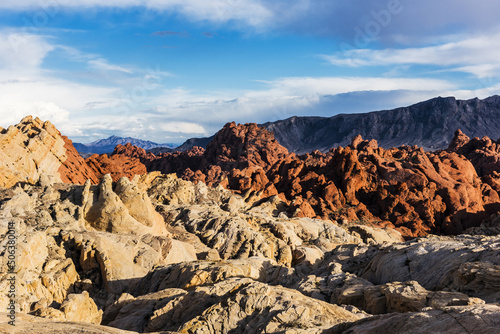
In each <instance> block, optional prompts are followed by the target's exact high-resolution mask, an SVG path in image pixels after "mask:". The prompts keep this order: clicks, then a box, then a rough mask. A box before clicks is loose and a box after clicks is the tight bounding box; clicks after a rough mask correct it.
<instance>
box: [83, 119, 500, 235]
mask: <svg viewBox="0 0 500 334" xmlns="http://www.w3.org/2000/svg"><path fill="white" fill-rule="evenodd" d="M483 142H484V143H486V144H488V145H489V143H490V142H489V141H487V140H486V141H484V140H483ZM483 142H481V143H483ZM454 143H455V144H454V145H455V146H457V147H460V148H461V149H462V150H464V149H465V148H466V147H468V146H467V145H470V144H468V141H467V140H465V138H464V137H463V136H457V138H456V139H454ZM481 143H479V144H477V145H478V146H480V147H484V146H485V145H483V146H481ZM484 143H483V144H484ZM488 145H486V147H490V146H492V147H494V148H495V149H496V146H493V145H492V144H491V145H490V146H488ZM486 150H487V152H490V151H491V152H492V150H493V148H489V149H486ZM476 151H477V149H476ZM125 157H129V158H130V159H132V160H134V159H136V160H134V161H135V162H134V164H132V165H133V166H136V164H138V162H137V159H138V160H140V162H141V163H142V164H143V165H144V166H145V167H146V168H147V170H148V171H152V170H159V171H162V172H164V173H177V174H178V175H179V176H181V177H183V178H184V179H187V180H191V181H202V182H205V183H207V184H209V185H216V184H222V185H223V186H225V187H227V188H229V189H232V190H234V191H236V192H238V193H242V194H245V193H248V192H249V191H250V192H252V191H253V192H254V193H255V194H256V195H258V196H260V197H261V198H265V197H270V196H273V195H279V196H280V198H282V199H283V200H285V201H286V202H287V204H288V205H289V206H290V215H295V216H299V217H318V218H324V219H336V220H344V219H347V220H348V221H355V222H360V223H368V222H372V223H378V224H380V225H384V226H394V227H396V228H397V229H398V230H400V231H401V232H402V233H403V234H404V235H405V236H406V237H417V236H423V235H426V234H427V233H430V232H433V233H446V234H456V233H460V232H462V231H463V230H464V229H466V228H468V227H471V226H477V225H478V224H479V223H480V222H481V221H482V220H483V219H485V218H487V217H488V216H489V215H490V214H492V213H494V212H496V211H498V210H499V209H500V204H499V203H500V199H499V195H498V191H499V190H500V182H499V181H498V179H497V178H492V177H491V176H490V175H489V176H484V177H483V179H481V178H480V177H479V176H478V174H477V172H476V169H475V168H474V165H473V164H471V162H470V161H469V160H467V159H466V158H465V157H464V156H462V155H459V154H457V153H456V152H454V151H453V149H450V150H448V151H437V152H424V151H423V150H422V149H420V148H417V147H407V146H403V147H400V148H393V149H389V150H384V149H382V148H379V147H378V145H377V142H376V141H374V140H372V141H364V140H363V139H362V138H361V137H360V136H358V137H356V138H354V140H353V142H352V144H351V145H350V146H348V147H345V148H343V147H339V148H335V149H332V150H330V151H329V152H328V153H326V154H323V153H321V152H319V151H315V152H312V153H310V154H305V155H302V156H297V155H295V154H291V153H289V152H288V151H287V150H286V149H285V148H284V147H282V146H281V145H279V144H278V143H277V142H276V140H275V139H274V137H273V135H272V134H271V133H269V132H268V131H266V130H264V129H261V128H259V127H257V125H255V124H245V125H236V124H234V123H228V124H226V126H225V127H224V128H223V129H222V130H221V131H219V133H218V134H217V135H216V136H215V138H214V140H213V141H212V142H211V143H210V144H209V145H208V147H207V150H206V151H204V150H203V149H200V148H195V149H192V150H190V151H187V152H182V153H181V152H176V153H166V154H162V155H159V156H154V155H152V154H147V153H146V152H145V151H144V150H141V149H134V148H132V147H131V146H129V145H128V146H126V147H124V148H123V147H117V149H116V150H115V153H114V154H113V155H112V156H111V157H109V159H111V160H116V161H122V160H124V159H125ZM95 159H97V158H94V160H95ZM87 161H88V162H89V160H87ZM89 163H90V162H89ZM120 164H121V165H123V163H122V162H120ZM123 166H125V165H123ZM493 169H494V168H493ZM120 173H122V174H125V175H127V176H129V175H130V171H126V168H125V169H123V170H121V171H120V172H119V173H118V174H120ZM491 173H493V174H492V175H494V173H495V172H493V171H492V172H491ZM117 177H118V176H117ZM487 177H490V178H491V180H487Z"/></svg>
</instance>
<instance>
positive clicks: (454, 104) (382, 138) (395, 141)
mask: <svg viewBox="0 0 500 334" xmlns="http://www.w3.org/2000/svg"><path fill="white" fill-rule="evenodd" d="M259 126H261V127H264V128H266V129H267V130H269V131H271V132H273V133H274V136H275V138H276V140H277V141H278V142H279V143H280V144H281V145H283V146H284V147H286V148H287V149H288V150H289V151H291V152H296V153H299V154H302V153H307V152H311V151H313V150H320V151H322V152H326V151H328V150H329V149H330V148H332V147H337V146H346V145H349V144H350V143H351V140H352V138H354V137H355V136H357V135H358V134H359V135H361V136H362V137H363V138H364V139H376V140H377V141H378V144H379V146H381V147H384V148H389V147H399V146H401V145H410V146H412V145H418V146H420V147H423V148H424V149H426V150H436V149H443V148H446V147H447V146H448V145H449V143H450V140H451V139H452V138H453V135H454V132H455V131H456V130H457V129H461V130H462V131H463V132H464V133H465V134H466V135H467V136H469V137H471V138H472V137H478V136H479V137H482V136H488V137H490V138H493V139H497V138H499V137H500V96H497V95H495V96H491V97H489V98H486V99H483V100H481V99H478V98H475V99H471V100H457V99H455V98H454V97H446V98H442V97H437V98H434V99H431V100H428V101H425V102H420V103H417V104H414V105H411V106H409V107H403V108H396V109H392V110H382V111H373V112H369V113H358V114H339V115H335V116H332V117H297V116H294V117H290V118H288V119H285V120H280V121H276V122H268V123H264V124H260V125H259ZM213 138H214V136H211V137H204V138H191V139H188V140H187V141H185V142H184V143H183V144H182V145H180V146H177V147H176V145H172V144H157V143H153V142H151V141H145V140H140V139H134V138H121V137H117V136H112V137H109V138H108V139H102V140H98V141H96V142H93V143H90V144H79V143H74V146H75V148H76V149H77V150H78V152H79V153H80V154H82V155H84V156H89V155H90V154H93V153H98V154H102V153H111V152H113V150H114V148H115V146H116V145H117V144H122V145H124V144H126V143H131V144H132V145H135V146H138V147H141V148H143V149H145V150H147V151H148V152H152V153H154V154H159V153H168V152H172V151H181V152H182V151H186V150H188V149H191V148H193V147H194V146H200V147H203V148H206V146H207V145H208V143H209V142H210V141H211V140H212V139H213Z"/></svg>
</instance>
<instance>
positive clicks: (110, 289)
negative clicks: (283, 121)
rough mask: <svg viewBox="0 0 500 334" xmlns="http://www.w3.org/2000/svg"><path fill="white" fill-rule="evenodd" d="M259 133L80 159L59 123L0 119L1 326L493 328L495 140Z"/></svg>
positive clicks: (92, 329)
mask: <svg viewBox="0 0 500 334" xmlns="http://www.w3.org/2000/svg"><path fill="white" fill-rule="evenodd" d="M262 131H264V130H261V129H259V128H257V127H254V126H253V125H245V126H237V125H234V124H228V125H227V126H226V127H225V129H223V130H222V131H221V132H220V133H219V135H218V136H216V138H215V139H216V140H217V141H215V142H214V144H212V146H209V147H207V150H206V151H204V150H201V149H196V150H193V151H190V152H188V153H173V154H165V155H161V156H154V155H148V154H147V153H145V152H144V151H141V150H137V149H135V148H133V147H118V148H117V149H116V150H115V154H114V155H112V156H107V155H103V156H93V157H91V158H89V159H87V160H86V161H85V160H83V159H82V158H81V157H80V156H78V154H77V153H76V151H75V150H74V148H72V145H71V143H70V142H69V141H68V140H67V139H65V138H64V137H61V136H60V134H59V132H58V131H57V130H56V129H55V128H54V127H53V126H52V125H51V124H50V123H48V122H41V121H40V120H38V119H35V120H33V119H31V118H26V119H24V120H23V121H22V122H21V123H20V124H19V125H17V126H13V127H10V128H9V129H3V130H2V129H0V154H1V155H2V159H1V160H0V161H1V163H0V181H1V182H2V183H1V188H0V235H2V237H1V241H0V242H1V252H0V292H1V293H0V312H7V311H8V307H9V305H11V300H14V301H15V305H16V317H15V324H16V326H15V327H13V326H11V325H9V324H8V321H10V318H9V317H8V316H9V314H7V313H0V319H1V320H0V331H3V332H6V333H66V332H75V333H134V332H135V333H137V332H138V333H177V332H178V333H498V332H500V305H499V302H500V236H499V231H500V225H499V224H500V216H499V215H498V211H499V208H498V204H499V202H500V200H499V196H498V190H499V188H497V186H496V185H497V182H498V181H497V180H498V177H499V174H498V173H497V171H498V169H497V168H496V166H497V163H498V159H497V158H496V157H497V156H498V145H497V142H494V141H492V140H490V139H488V138H483V139H469V138H467V137H466V136H464V135H463V134H461V133H460V132H457V133H456V136H455V138H454V140H453V142H452V144H451V145H450V148H449V149H448V150H445V151H440V152H424V151H423V150H420V149H418V148H416V147H413V148H410V147H402V148H399V149H391V150H383V149H381V148H378V147H377V146H376V143H375V142H373V141H372V142H367V141H363V140H362V139H360V138H357V139H355V140H354V141H353V143H352V144H351V146H349V147H346V148H339V149H334V150H332V151H330V152H329V153H328V154H322V153H319V152H315V153H313V154H310V155H305V156H297V155H295V154H293V153H292V154H290V153H288V151H287V150H286V149H284V148H282V147H280V146H279V145H278V144H277V143H276V142H275V141H274V138H273V137H272V135H270V134H269V133H267V132H262ZM228 138H232V139H231V140H228ZM235 138H240V139H241V140H240V139H238V140H240V141H236V139H235ZM132 151H133V152H135V153H132ZM120 161H121V162H120ZM215 163H216V164H215ZM118 164H119V166H120V168H121V169H114V172H112V173H110V171H109V169H112V168H114V167H113V166H115V165H118ZM187 164H198V165H197V168H195V169H189V170H187V171H185V172H184V173H183V174H180V173H177V174H176V173H172V174H166V173H165V171H168V170H169V168H172V169H179V170H180V169H182V168H186V166H187ZM155 168H156V169H162V171H164V173H161V172H159V171H157V172H149V173H148V171H150V170H152V169H155ZM229 169H231V171H230V172H228V170H229ZM134 171H137V172H134ZM108 173H110V174H108ZM122 174H123V175H122ZM179 174H180V175H179ZM278 176H279V177H278ZM191 180H192V181H195V182H192V181H191ZM294 180H295V181H294ZM196 181H198V182H196ZM200 181H203V182H200ZM273 187H274V188H273ZM273 189H274V190H273ZM327 194H328V196H327ZM377 196H379V197H377ZM322 199H323V202H322V201H321V200H322ZM315 201H316V202H315ZM370 201H371V202H370ZM322 203H323V204H322ZM328 203H331V204H328ZM325 208H326V209H325ZM361 213H363V214H361ZM361 218H364V219H361ZM412 224H413V225H412ZM412 226H416V227H418V228H416V227H415V228H414V229H413V230H412ZM12 231H14V232H12ZM445 233H449V234H450V235H448V236H447V235H445ZM11 234H14V235H15V236H16V238H15V246H16V247H15V256H16V259H15V268H14V269H15V270H13V271H14V272H15V275H14V276H15V297H14V298H12V296H9V291H10V290H11V286H12V284H11V282H12V281H11V280H10V279H11V278H12V276H13V274H12V273H9V270H10V269H11V267H12V262H10V260H9V255H10V254H9V249H10V248H8V246H9V245H10V241H9V240H11V239H9V235H11ZM405 239H408V240H406V241H405Z"/></svg>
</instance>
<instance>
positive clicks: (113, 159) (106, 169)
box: [85, 144, 147, 182]
mask: <svg viewBox="0 0 500 334" xmlns="http://www.w3.org/2000/svg"><path fill="white" fill-rule="evenodd" d="M146 155H147V153H146V151H145V150H143V149H142V148H140V147H136V146H132V145H131V144H126V145H125V146H124V145H117V146H116V148H115V150H114V151H113V154H112V155H111V156H108V155H107V154H102V155H98V154H94V155H92V156H90V157H88V158H87V159H85V162H86V163H87V165H88V166H89V167H90V168H91V169H92V171H93V173H94V174H95V175H96V176H97V177H98V179H99V180H100V179H101V178H102V177H103V176H104V175H106V174H111V177H112V178H113V181H115V182H116V181H118V180H119V179H120V178H122V177H124V176H125V177H128V178H129V179H132V178H133V177H134V175H142V174H145V173H147V168H146V166H145V165H144V164H143V163H142V162H141V157H145V156H146Z"/></svg>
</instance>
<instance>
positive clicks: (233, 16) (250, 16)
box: [0, 0, 275, 27]
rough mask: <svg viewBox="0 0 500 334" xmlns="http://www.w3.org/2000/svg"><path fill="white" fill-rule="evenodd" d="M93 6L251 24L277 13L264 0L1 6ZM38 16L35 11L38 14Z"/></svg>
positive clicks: (29, 1) (6, 4) (32, 0)
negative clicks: (155, 11)
mask: <svg viewBox="0 0 500 334" xmlns="http://www.w3.org/2000/svg"><path fill="white" fill-rule="evenodd" d="M91 7H110V8H130V7H145V8H150V9H155V10H166V11H178V12H180V13H182V14H184V15H185V16H186V17H187V18H189V19H190V20H192V21H201V20H209V21H212V22H216V23H217V22H228V21H233V20H234V21H240V22H244V23H245V24H246V25H249V26H252V27H260V26H262V25H264V24H267V23H269V22H272V18H273V17H274V15H275V13H273V12H272V11H271V10H269V9H268V8H267V7H266V6H265V5H264V4H262V3H261V1H253V0H211V1H206V0H108V1H101V0H81V1H72V0H49V1H46V2H41V1H39V0H3V1H1V2H0V9H13V10H26V9H31V10H33V9H34V10H38V12H39V15H40V16H44V15H45V16H47V15H50V16H53V15H56V14H57V13H58V12H60V11H61V10H63V9H82V8H91ZM35 15H36V14H35Z"/></svg>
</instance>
